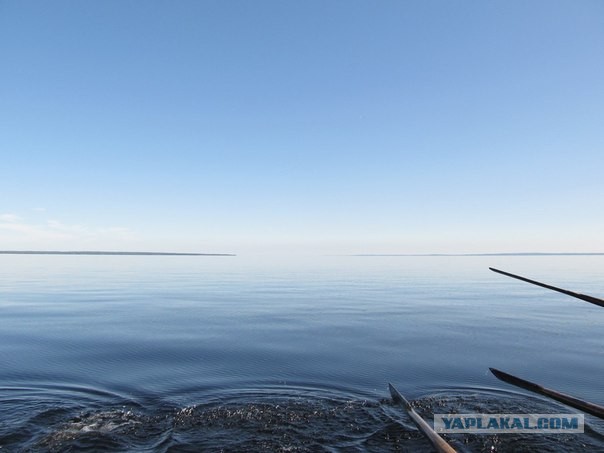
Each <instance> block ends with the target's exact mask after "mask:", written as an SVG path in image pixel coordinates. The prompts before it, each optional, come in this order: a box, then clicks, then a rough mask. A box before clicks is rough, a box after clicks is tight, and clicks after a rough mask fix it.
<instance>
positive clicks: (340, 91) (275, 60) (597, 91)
mask: <svg viewBox="0 0 604 453" xmlns="http://www.w3.org/2000/svg"><path fill="white" fill-rule="evenodd" d="M0 82H1V83H0V249H4V250H6V249H22V250H126V251H180V252H208V253H221V252H224V253H237V254H259V253H260V254H261V253H273V252H274V253H280V252H283V253H292V254H293V253H304V254H356V253H488V252H527V251H531V252H533V251H534V252H604V234H603V233H604V209H603V208H604V206H603V204H604V177H603V170H604V3H603V2H601V1H599V0H593V1H589V0H582V1H575V0H568V1H561V0H543V1H541V0H528V1H527V0H506V1H484V0H475V1H472V0H467V1H450V0H442V1H437V0H421V1H420V0H417V1H413V0H410V1H398V0H397V1H387V0H384V1H378V2H375V1H369V0H365V1H358V0H329V1H324V0H322V1H315V0H305V1H293V0H291V1H289V0H286V1H283V0H275V1H272V0H270V1H269V0H257V1H248V0H233V1H223V0H219V1H212V0H201V1H190V0H179V1H150V0H137V1H133V0H104V1H92V0H85V1H82V0H72V1H65V0H54V1H52V2H48V1H45V0H39V1H32V0H12V1H11V0H0Z"/></svg>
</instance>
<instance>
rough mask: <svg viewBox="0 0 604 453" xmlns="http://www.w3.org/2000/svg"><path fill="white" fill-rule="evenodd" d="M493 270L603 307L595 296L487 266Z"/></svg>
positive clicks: (603, 300) (603, 303)
mask: <svg viewBox="0 0 604 453" xmlns="http://www.w3.org/2000/svg"><path fill="white" fill-rule="evenodd" d="M489 269H491V270H492V271H493V272H497V273H498V274H502V275H507V276H508V277H512V278H516V279H518V280H522V281H523V282H527V283H532V284H533V285H537V286H541V287H542V288H547V289H551V290H553V291H558V292H559V293H562V294H566V295H568V296H571V297H576V298H577V299H581V300H584V301H585V302H589V303H591V304H595V305H599V306H600V307H604V299H598V298H597V297H593V296H588V295H587V294H581V293H575V292H574V291H568V290H567V289H562V288H557V287H555V286H551V285H546V284H545V283H541V282H537V281H535V280H531V279H528V278H525V277H521V276H520V275H514V274H510V273H509V272H504V271H500V270H499V269H495V268H493V267H489Z"/></svg>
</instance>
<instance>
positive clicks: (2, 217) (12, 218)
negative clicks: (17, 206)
mask: <svg viewBox="0 0 604 453" xmlns="http://www.w3.org/2000/svg"><path fill="white" fill-rule="evenodd" d="M20 220H21V217H19V216H18V215H17V214H0V222H2V223H16V222H19V221H20Z"/></svg>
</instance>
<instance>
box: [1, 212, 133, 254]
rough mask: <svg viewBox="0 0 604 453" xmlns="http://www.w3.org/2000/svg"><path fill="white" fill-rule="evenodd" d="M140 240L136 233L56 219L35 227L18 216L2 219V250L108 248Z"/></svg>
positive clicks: (35, 224)
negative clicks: (58, 247) (22, 248)
mask: <svg viewBox="0 0 604 453" xmlns="http://www.w3.org/2000/svg"><path fill="white" fill-rule="evenodd" d="M136 239H137V235H136V234H135V233H134V232H133V231H131V230H129V229H128V228H123V227H90V226H87V225H80V224H66V223H63V222H61V221H58V220H54V219H53V220H47V221H46V222H45V223H31V222H27V221H25V220H23V219H22V218H21V217H19V216H18V215H15V214H1V215H0V248H11V249H12V248H14V247H16V246H19V247H26V248H29V247H43V248H51V249H52V248H55V247H57V246H61V247H67V248H70V249H72V248H73V249H77V248H79V247H88V246H96V247H100V248H105V247H119V246H120V244H123V243H125V242H126V241H135V240H136Z"/></svg>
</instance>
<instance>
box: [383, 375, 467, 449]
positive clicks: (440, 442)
mask: <svg viewBox="0 0 604 453" xmlns="http://www.w3.org/2000/svg"><path fill="white" fill-rule="evenodd" d="M388 387H389V388H390V395H392V400H393V401H394V402H395V403H397V404H400V405H402V406H403V407H404V408H405V410H406V411H407V414H409V417H411V420H413V422H414V423H415V424H416V425H417V427H418V428H419V430H420V431H421V432H422V433H423V434H424V436H426V437H427V438H428V440H429V441H430V442H431V443H432V445H433V446H434V448H436V451H437V452H439V453H456V450H455V449H454V448H453V447H451V446H450V445H449V444H448V443H447V442H446V441H445V439H443V438H442V437H440V436H439V435H438V434H437V433H436V431H434V430H433V429H432V427H431V426H430V425H429V424H428V423H427V422H426V421H425V420H424V419H423V418H421V417H420V416H419V414H418V413H417V412H415V409H413V407H411V404H409V401H407V400H406V399H405V397H404V396H403V395H401V394H400V393H399V391H398V390H397V389H395V388H394V386H393V385H392V384H390V383H389V384H388Z"/></svg>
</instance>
